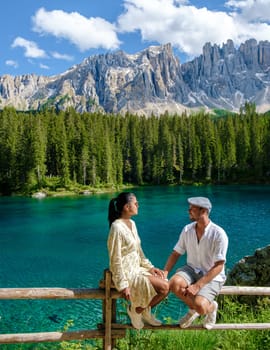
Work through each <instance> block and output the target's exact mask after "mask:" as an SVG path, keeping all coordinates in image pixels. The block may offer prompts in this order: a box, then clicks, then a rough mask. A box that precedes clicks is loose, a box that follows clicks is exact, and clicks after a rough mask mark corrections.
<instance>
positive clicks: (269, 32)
mask: <svg viewBox="0 0 270 350" xmlns="http://www.w3.org/2000/svg"><path fill="white" fill-rule="evenodd" d="M0 32H1V36H0V76H2V75H4V74H10V75H22V74H28V73H34V74H37V75H48V76H52V75H55V74H60V73H62V72H64V71H66V70H67V69H68V68H69V67H71V66H73V65H75V64H79V63H81V62H82V61H83V59H84V58H86V57H89V56H92V55H95V54H99V53H106V52H113V51H117V50H123V51H125V52H127V53H129V54H133V53H136V52H138V51H141V50H142V49H144V48H146V47H148V46H150V45H160V44H166V43H169V42H170V43H171V44H172V46H173V49H174V52H175V54H176V55H178V56H179V58H180V61H181V62H184V61H186V60H189V59H191V58H192V57H194V56H198V55H199V54H201V53H202V47H203V45H204V44H205V43H206V42H211V44H217V45H219V46H222V44H223V43H226V41H227V40H228V39H232V40H233V41H234V44H235V46H236V47H237V46H238V45H240V44H241V43H242V42H244V41H246V40H247V39H249V38H255V39H256V40H257V41H260V40H269V41H270V0H227V1H222V0H211V1H210V0H209V1H203V0H194V1H192V0H190V1H188V0H54V1H52V0H7V1H5V2H3V4H2V7H1V12H0Z"/></svg>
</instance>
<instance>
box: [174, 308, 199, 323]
mask: <svg viewBox="0 0 270 350" xmlns="http://www.w3.org/2000/svg"><path fill="white" fill-rule="evenodd" d="M199 316H200V314H198V312H196V311H195V310H191V309H190V310H189V312H188V313H187V314H186V315H185V316H184V317H183V318H181V320H180V321H179V326H180V328H187V327H189V326H190V325H191V323H192V322H193V321H194V320H196V318H197V317H199Z"/></svg>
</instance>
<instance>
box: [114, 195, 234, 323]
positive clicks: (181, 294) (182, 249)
mask: <svg viewBox="0 0 270 350" xmlns="http://www.w3.org/2000/svg"><path fill="white" fill-rule="evenodd" d="M188 203H189V217H190V220H191V221H192V223H190V224H188V225H186V226H185V227H184V228H183V230H182V232H181V234H180V236H179V240H178V242H177V243H176V245H175V246H174V248H173V251H172V253H171V255H170V256H169V258H168V260H167V262H166V264H165V266H164V269H163V270H161V269H159V268H156V267H154V266H153V265H152V264H151V262H150V261H149V260H148V259H147V258H146V257H145V255H144V253H143V250H142V247H141V241H140V238H139V235H138V233H137V229H136V225H135V222H134V221H133V220H132V219H131V217H132V216H134V215H137V214H138V207H139V205H138V202H137V199H136V196H135V195H134V194H133V193H130V192H122V193H120V194H119V195H118V196H117V197H116V198H113V199H112V200H111V201H110V204H109V213H108V219H109V225H110V232H109V237H108V250H109V259H110V270H111V272H112V279H113V282H114V285H115V287H116V289H117V290H118V291H120V292H121V293H122V296H123V298H125V299H126V300H128V301H130V303H129V306H128V309H127V313H128V315H129V317H130V320H131V324H132V325H133V327H134V328H136V329H141V328H143V327H144V324H149V325H152V326H160V325H161V324H162V322H161V321H160V320H158V319H156V318H155V317H154V315H153V314H152V312H151V309H152V308H153V307H154V306H156V305H157V304H158V303H160V302H161V301H162V300H163V299H164V298H166V296H167V295H168V293H169V292H170V291H171V292H173V293H174V294H175V295H176V296H177V297H178V298H180V299H181V300H182V301H184V302H185V304H186V305H187V306H188V307H189V311H188V313H187V314H186V315H185V316H184V317H183V318H182V319H181V320H180V327H181V328H186V327H189V326H190V325H191V324H192V322H193V321H194V320H195V319H196V318H197V317H199V316H200V315H205V317H204V321H203V325H204V327H205V328H207V329H211V328H212V327H213V325H214V324H215V322H216V314H217V309H218V304H217V302H216V301H215V300H214V298H215V297H216V296H217V295H218V293H219V291H220V289H221V287H222V285H223V284H224V282H225V273H224V264H225V261H226V252H227V247H228V238H227V235H226V233H225V231H224V230H223V229H222V228H221V227H219V226H218V225H216V224H214V223H213V222H212V221H211V220H210V219H209V213H210V211H211V208H212V205H211V202H210V201H209V199H208V198H205V197H193V198H189V199H188ZM185 253H186V254H187V264H186V265H185V266H183V267H182V268H180V269H178V270H177V272H176V273H175V274H174V275H173V276H172V278H171V279H170V280H169V281H168V278H167V277H168V273H169V272H170V271H171V270H172V268H173V267H174V266H175V264H176V262H177V260H178V259H179V258H180V256H182V255H183V254H185Z"/></svg>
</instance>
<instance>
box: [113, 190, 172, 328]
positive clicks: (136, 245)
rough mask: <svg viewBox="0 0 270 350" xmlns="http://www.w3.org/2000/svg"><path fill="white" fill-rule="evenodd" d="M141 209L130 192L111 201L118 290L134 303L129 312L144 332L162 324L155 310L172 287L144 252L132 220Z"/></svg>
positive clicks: (115, 277) (135, 323)
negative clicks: (146, 327) (153, 311)
mask: <svg viewBox="0 0 270 350" xmlns="http://www.w3.org/2000/svg"><path fill="white" fill-rule="evenodd" d="M138 206H139V205H138V202H137V199H136V196H135V195H134V194H133V193H130V192H122V193H120V194H119V195H118V196H117V197H116V198H113V199H112V200H111V201H110V204H109V213H108V220H109V225H110V232H109V237H108V251H109V259H110V270H111V272H112V279H113V282H114V284H115V287H116V289H117V290H118V291H120V292H121V293H122V296H123V298H125V299H126V300H129V301H130V305H129V306H128V309H127V313H128V315H129V317H130V320H131V323H132V325H133V327H134V328H136V329H141V328H143V326H144V323H148V324H150V325H152V326H160V325H161V321H159V320H157V319H156V318H155V317H154V316H153V315H152V313H151V308H153V307H154V306H155V305H157V304H158V303H160V302H161V300H163V299H164V298H165V297H166V296H167V295H168V293H169V284H168V280H167V279H166V278H165V277H164V272H163V271H162V270H160V269H158V268H156V267H154V265H153V264H152V263H151V262H150V261H149V260H148V259H147V258H146V257H145V255H144V253H143V250H142V247H141V241H140V238H139V235H138V232H137V228H136V225H135V222H134V221H133V220H132V219H131V217H132V216H133V215H137V214H138Z"/></svg>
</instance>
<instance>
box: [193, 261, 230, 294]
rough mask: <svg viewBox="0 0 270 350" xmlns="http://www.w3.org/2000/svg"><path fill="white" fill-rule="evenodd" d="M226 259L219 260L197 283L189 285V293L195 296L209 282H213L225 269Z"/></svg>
mask: <svg viewBox="0 0 270 350" xmlns="http://www.w3.org/2000/svg"><path fill="white" fill-rule="evenodd" d="M224 263H225V262H224V261H222V260H221V261H217V262H216V263H215V265H214V266H213V267H212V268H211V269H210V270H209V271H208V272H207V273H206V274H205V275H204V276H203V277H202V278H200V279H199V280H198V281H197V282H196V283H194V284H191V285H189V286H188V287H187V294H190V295H193V296H195V295H196V294H197V293H198V292H199V290H200V289H201V288H202V287H204V286H205V285H206V284H207V283H209V282H211V281H212V280H213V279H214V278H215V277H216V276H217V275H218V274H219V273H220V272H221V271H222V269H223V266H224Z"/></svg>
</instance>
